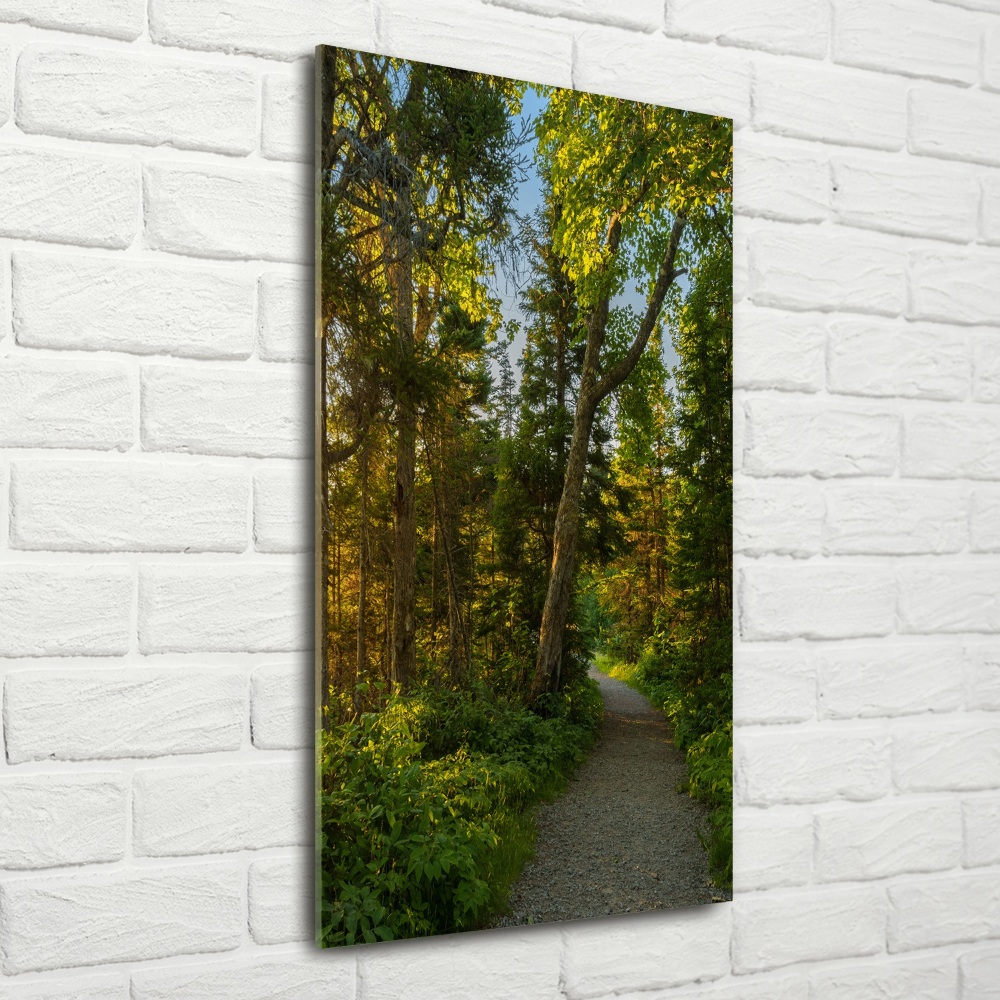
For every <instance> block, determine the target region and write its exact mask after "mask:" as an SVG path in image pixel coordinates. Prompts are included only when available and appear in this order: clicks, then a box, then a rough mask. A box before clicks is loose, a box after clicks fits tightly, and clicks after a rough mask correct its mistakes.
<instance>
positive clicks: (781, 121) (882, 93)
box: [753, 60, 906, 149]
mask: <svg viewBox="0 0 1000 1000" xmlns="http://www.w3.org/2000/svg"><path fill="white" fill-rule="evenodd" d="M753 121H754V125H756V126H757V128H760V129H764V130H765V131H767V132H776V133H778V134H779V135H788V136H794V137H797V138H800V139H819V140H820V141H822V142H837V143H841V144H843V145H845V146H872V147H874V148H876V149H902V148H903V144H904V142H905V141H906V84H905V83H904V82H903V81H902V80H898V79H895V78H893V77H889V76H884V75H882V74H879V73H861V72H854V71H851V70H842V69H834V68H832V67H828V66H822V67H820V66H810V65H802V64H798V63H795V62H794V61H792V60H788V62H787V64H786V63H785V61H783V60H768V61H766V62H765V61H760V62H759V63H758V65H757V71H756V74H755V76H754V105H753Z"/></svg>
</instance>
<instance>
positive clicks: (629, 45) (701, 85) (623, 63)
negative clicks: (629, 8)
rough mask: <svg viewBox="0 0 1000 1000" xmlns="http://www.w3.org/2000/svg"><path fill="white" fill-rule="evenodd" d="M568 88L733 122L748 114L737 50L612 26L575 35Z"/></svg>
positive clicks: (743, 60)
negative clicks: (571, 87)
mask: <svg viewBox="0 0 1000 1000" xmlns="http://www.w3.org/2000/svg"><path fill="white" fill-rule="evenodd" d="M575 52H576V58H575V61H574V64H573V66H574V72H573V86H575V87H577V88H578V89H580V90H592V91H596V92H598V93H603V94H611V95H613V96H614V97H626V98H629V99H631V100H634V101H652V102H653V103H655V104H664V105H666V106H667V107H671V108H685V109H688V110H690V111H700V112H703V113H704V114H709V115H722V116H723V117H725V118H734V119H736V120H737V121H740V122H742V121H746V120H747V119H748V118H749V116H750V62H749V59H748V57H747V55H746V54H745V53H743V52H741V51H740V50H738V49H718V48H715V47H714V46H705V45H700V44H698V43H692V42H682V41H679V40H678V39H674V38H665V37H664V36H663V35H662V34H660V33H658V32H657V33H654V34H651V35H637V34H635V33H634V32H630V31H617V30H615V29H612V28H587V29H585V30H583V31H581V32H580V33H579V34H578V35H577V37H576V49H575Z"/></svg>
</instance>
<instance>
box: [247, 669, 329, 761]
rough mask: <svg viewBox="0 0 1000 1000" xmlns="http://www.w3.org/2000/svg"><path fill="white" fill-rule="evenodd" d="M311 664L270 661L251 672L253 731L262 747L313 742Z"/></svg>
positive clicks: (280, 747) (281, 747)
mask: <svg viewBox="0 0 1000 1000" xmlns="http://www.w3.org/2000/svg"><path fill="white" fill-rule="evenodd" d="M313 687H314V682H313V670H312V664H311V663H308V662H306V661H303V662H302V663H301V664H294V663H293V664H280V663H279V664H267V665H265V666H262V667H258V668H257V669H256V670H255V671H254V672H253V673H252V674H251V675H250V732H251V734H252V736H253V745H254V746H255V747H257V748H258V749H260V750H293V749H298V748H300V747H310V746H312V743H313V730H314V720H313V704H312V703H313Z"/></svg>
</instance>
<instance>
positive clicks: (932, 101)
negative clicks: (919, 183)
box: [909, 84, 1000, 164]
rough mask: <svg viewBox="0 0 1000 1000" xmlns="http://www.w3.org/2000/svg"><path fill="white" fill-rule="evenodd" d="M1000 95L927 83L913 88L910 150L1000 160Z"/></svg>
mask: <svg viewBox="0 0 1000 1000" xmlns="http://www.w3.org/2000/svg"><path fill="white" fill-rule="evenodd" d="M998 112H1000V98H998V97H997V96H996V95H995V94H986V93H977V92H976V91H968V90H958V89H956V88H955V87H944V86H935V85H933V84H924V85H922V86H917V87H914V88H913V89H912V90H911V91H910V99H909V115H910V128H909V150H910V152H911V153H922V154H924V155H926V156H940V157H943V158H944V159H947V160H970V161H972V162H973V163H986V164H1000V114H998Z"/></svg>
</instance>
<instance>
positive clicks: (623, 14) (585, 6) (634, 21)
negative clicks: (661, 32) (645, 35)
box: [485, 0, 663, 31]
mask: <svg viewBox="0 0 1000 1000" xmlns="http://www.w3.org/2000/svg"><path fill="white" fill-rule="evenodd" d="M485 2H486V3H490V4H495V5H496V6H498V7H509V8H510V9H511V10H523V11H527V12H529V13H537V14H544V15H547V16H549V17H560V16H561V17H568V18H572V19H573V20H574V21H594V22H596V23H598V24H615V25H621V26H622V27H626V28H639V29H641V30H645V31H652V30H657V29H660V28H662V27H663V4H662V3H661V2H660V0H633V2H632V3H630V4H628V6H623V5H622V4H620V3H617V2H616V0H485Z"/></svg>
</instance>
